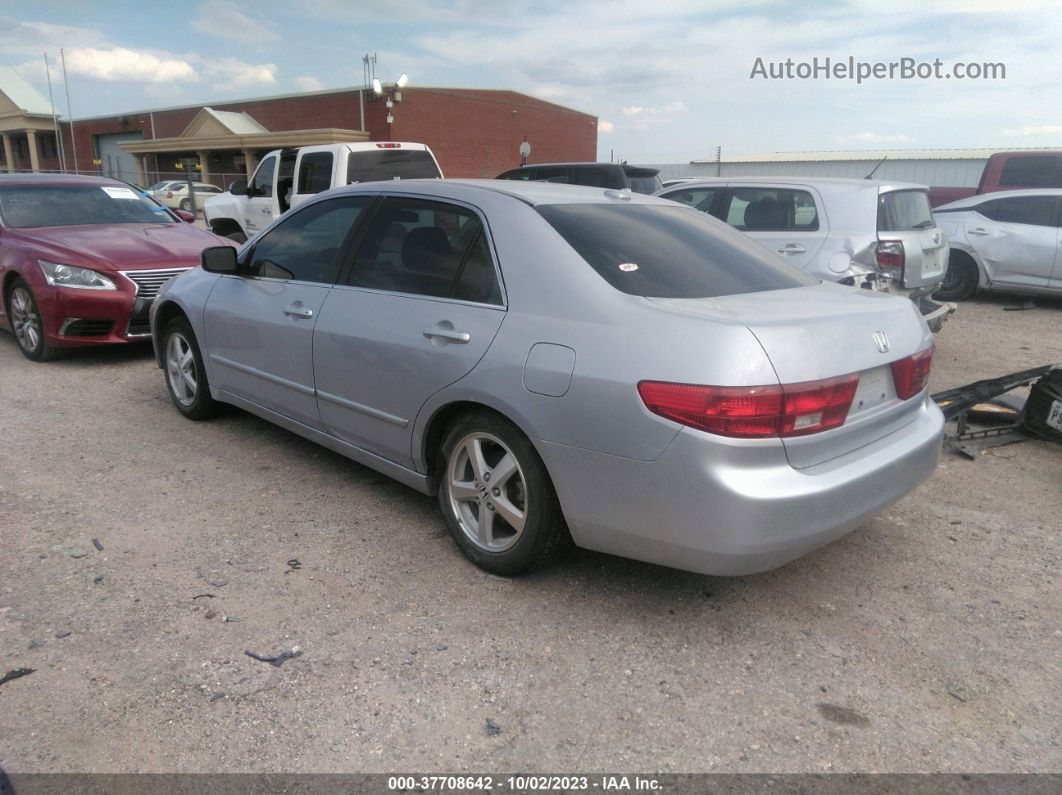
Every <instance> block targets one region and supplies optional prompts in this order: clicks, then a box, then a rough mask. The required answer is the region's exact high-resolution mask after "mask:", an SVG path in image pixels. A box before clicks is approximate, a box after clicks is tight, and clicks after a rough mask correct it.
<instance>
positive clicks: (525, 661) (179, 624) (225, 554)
mask: <svg viewBox="0 0 1062 795" xmlns="http://www.w3.org/2000/svg"><path fill="white" fill-rule="evenodd" d="M1022 300H1024V299H1020V298H1014V297H982V298H979V299H977V300H973V301H968V302H966V303H964V304H962V305H961V306H960V309H959V313H958V314H957V315H956V316H955V317H954V318H953V319H952V320H951V321H950V322H949V323H948V324H947V325H946V327H945V328H944V330H943V331H942V332H941V333H940V334H939V335H938V353H937V358H936V364H935V372H934V376H933V387H934V389H940V388H944V387H948V386H954V385H959V384H962V383H966V382H968V381H971V380H974V379H977V378H981V377H989V376H994V375H1000V374H1003V373H1007V372H1012V371H1015V370H1019V369H1023V368H1027V367H1033V366H1036V365H1040V364H1046V363H1051V362H1062V301H1049V300H1045V299H1037V308H1035V309H1033V310H1031V311H1024V312H1007V311H1004V308H1005V307H1008V306H1017V305H1020V303H1021V302H1022ZM0 445H2V448H0V449H2V451H3V456H2V458H0V541H2V545H0V554H2V558H0V675H3V673H5V672H7V671H9V670H12V669H16V668H33V669H35V672H34V673H33V674H31V675H29V676H25V677H23V678H20V679H17V680H13V681H9V682H7V683H6V684H4V685H2V686H0V768H3V769H4V770H7V771H8V772H9V773H29V772H44V771H47V772H53V771H64V772H81V771H91V772H112V771H146V772H154V771H291V772H299V771H327V772H351V771H398V772H408V771H414V770H419V771H481V772H482V771H487V770H489V771H494V772H498V771H510V772H511V771H515V770H521V771H525V772H527V771H535V770H539V771H553V772H575V771H594V770H596V771H603V770H612V771H614V770H627V771H698V772H699V771H732V772H749V771H775V772H803V771H810V772H822V771H834V772H837V771H980V772H987V771H1015V772H1018V771H1060V770H1062V588H1060V580H1062V576H1060V567H1059V562H1060V559H1062V536H1060V530H1062V447H1060V446H1057V445H1051V444H1048V443H1045V442H1027V443H1024V444H1019V445H1014V446H1010V447H1003V448H999V449H996V450H994V451H992V452H990V453H986V454H985V455H983V456H982V457H981V458H980V459H979V460H977V461H969V460H965V459H962V458H959V457H956V456H955V455H953V454H947V453H946V454H945V456H944V458H943V459H942V463H941V466H940V469H939V470H938V471H937V473H936V474H935V475H934V476H933V477H932V479H931V480H930V481H929V482H928V483H926V484H925V485H923V486H922V487H921V488H919V489H918V490H917V491H916V492H914V493H913V494H911V495H910V496H908V497H907V498H906V499H904V500H903V501H901V502H900V503H899V504H898V505H896V506H895V507H894V508H892V509H891V510H889V511H888V512H887V513H885V514H884V515H882V516H881V517H880V518H878V519H876V520H875V521H873V522H871V523H870V524H869V525H867V526H866V527H864V528H862V529H860V530H858V531H856V532H854V533H852V534H851V535H849V536H848V537H846V538H844V539H842V540H841V541H839V542H837V543H835V544H833V545H831V546H829V547H827V548H825V549H822V550H820V551H818V552H816V553H814V554H812V555H810V556H808V557H806V558H804V559H802V560H799V561H797V562H795V563H792V564H790V565H788V566H786V567H784V568H782V569H780V570H778V571H775V572H771V573H768V574H763V575H758V576H755V577H743V578H737V579H721V578H712V577H704V576H699V575H694V574H688V573H683V572H677V571H673V570H670V569H664V568H660V567H657V566H651V565H646V564H640V563H634V562H630V561H626V560H621V559H619V558H613V557H609V556H605V555H599V554H592V553H587V552H577V553H576V554H574V555H573V556H572V557H571V558H570V559H568V560H566V561H565V562H563V563H562V564H560V565H558V566H555V567H554V568H552V569H550V570H548V571H545V572H542V573H540V574H537V575H534V576H530V577H525V578H522V579H516V580H505V579H501V578H498V577H493V576H489V575H487V574H484V573H482V572H480V571H479V570H477V569H475V568H473V567H472V566H471V565H470V564H468V563H466V562H465V560H464V559H463V558H462V557H461V556H460V555H459V553H458V552H457V550H456V548H455V546H454V544H453V543H452V541H451V540H450V538H449V537H448V536H447V535H446V532H445V530H444V527H443V523H442V521H441V519H440V517H439V515H438V512H437V508H436V505H435V503H434V501H433V500H431V499H429V498H426V497H423V496H420V495H418V494H416V493H414V492H412V491H410V490H408V489H406V488H404V487H402V486H399V485H397V484H395V483H393V482H391V481H388V480H386V479H384V478H383V477H381V476H379V475H377V474H376V473H374V472H372V471H370V470H368V469H365V468H363V467H360V466H358V465H355V464H353V463H350V462H348V461H347V460H345V459H343V458H341V457H339V456H338V455H334V454H332V453H330V452H328V451H326V450H324V449H322V448H319V447H317V446H315V445H313V444H311V443H309V442H306V441H303V440H302V439H300V438H297V437H295V436H293V435H291V434H289V433H287V432H285V431H282V430H280V429H278V428H275V427H273V426H271V425H269V424H267V423H265V422H263V421H261V420H259V419H256V418H254V417H252V416H250V415H247V414H245V413H242V412H240V411H236V410H232V411H230V412H228V413H227V414H226V415H224V416H223V417H222V418H220V419H218V420H216V421H212V422H209V423H199V424H195V423H191V422H188V421H187V420H184V419H183V418H181V417H180V415H178V413H177V412H176V411H175V410H174V409H173V407H172V406H171V405H170V403H169V400H168V398H167V395H166V392H165V389H164V386H163V379H162V374H161V371H159V370H157V369H156V368H155V367H154V362H153V360H152V359H151V356H150V351H149V349H147V348H144V347H142V346H141V347H136V348H127V349H121V350H113V349H112V350H95V351H89V352H83V353H80V354H78V355H75V356H73V357H71V358H69V359H67V360H64V361H60V362H56V363H52V364H46V365H40V364H32V363H30V362H28V361H26V360H24V359H23V357H22V356H21V355H20V354H19V353H18V351H17V349H16V347H15V342H14V339H13V338H12V337H11V336H10V335H9V334H6V333H3V334H0ZM94 540H96V541H98V542H99V546H100V547H102V548H97V546H96V545H95V544H94ZM293 560H297V561H298V563H299V564H300V565H298V566H296V565H295V564H292V563H290V561H293ZM226 619H227V620H226ZM295 645H298V646H299V647H300V649H301V651H302V654H301V656H299V657H296V658H295V659H291V660H288V661H286V662H285V663H284V664H283V665H282V666H280V667H274V666H272V665H269V664H268V663H265V662H258V661H255V660H253V659H251V658H250V657H248V656H246V655H245V653H244V652H245V650H251V651H254V652H256V653H259V654H263V655H265V654H269V655H272V654H276V653H278V652H280V651H282V650H285V649H291V648H292V647H293V646H295Z"/></svg>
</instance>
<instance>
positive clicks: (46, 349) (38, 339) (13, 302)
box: [7, 279, 68, 362]
mask: <svg viewBox="0 0 1062 795" xmlns="http://www.w3.org/2000/svg"><path fill="white" fill-rule="evenodd" d="M7 316H8V317H9V318H10V319H11V329H12V330H13V331H14V332H15V340H16V341H17V342H18V349H19V350H20V351H22V355H23V356H25V357H26V358H27V359H29V360H30V361H31V362H50V361H53V360H55V359H59V358H61V357H63V356H65V355H66V354H67V353H68V351H67V349H65V348H53V347H52V346H51V345H49V344H48V341H47V340H46V339H45V337H44V317H43V316H42V315H41V310H40V309H39V308H38V306H37V299H36V298H34V297H33V290H31V289H30V286H29V285H28V284H27V283H26V281H25V280H24V279H15V281H14V282H13V283H12V284H11V289H10V290H9V291H8V293H7Z"/></svg>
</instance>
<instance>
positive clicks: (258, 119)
mask: <svg viewBox="0 0 1062 795" xmlns="http://www.w3.org/2000/svg"><path fill="white" fill-rule="evenodd" d="M25 88H26V86H25V85H23V86H21V87H20V89H21V91H22V93H23V94H24V93H25ZM389 88H390V90H392V91H393V90H394V87H389ZM2 94H3V86H2V85H0V96H2ZM400 97H401V100H400V101H398V102H395V104H394V107H393V108H391V109H390V110H389V109H388V108H387V107H386V97H377V96H376V95H375V94H374V93H373V91H372V90H365V91H362V90H361V89H357V88H345V89H335V90H324V91H314V92H309V93H303V94H289V95H285V96H276V97H265V98H260V99H248V100H241V101H235V102H225V103H215V104H212V105H211V106H210V107H209V108H207V109H206V110H204V106H202V105H191V106H184V107H174V108H162V109H156V110H144V111H139V112H135V113H126V114H121V115H113V116H101V117H95V118H76V119H75V120H74V124H73V130H74V135H73V137H72V136H71V132H70V130H71V125H70V124H69V123H68V122H60V125H59V126H60V129H61V132H62V137H63V149H64V152H65V160H66V170H67V171H75V170H77V171H81V172H82V173H85V172H90V173H91V172H98V173H103V174H108V175H111V176H115V177H119V178H121V179H127V180H129V181H131V182H136V183H140V184H142V185H148V184H151V183H152V182H155V181H157V180H159V179H166V178H172V177H174V176H177V175H179V174H180V173H181V172H180V171H178V170H177V166H176V164H177V163H178V162H179V161H180V160H181V159H183V158H197V159H198V161H199V163H200V168H201V169H202V171H201V178H202V179H204V180H205V181H212V182H214V183H216V184H222V185H223V184H226V182H227V181H231V180H232V179H235V178H237V177H242V176H244V175H245V174H249V173H250V172H251V171H252V170H253V168H254V165H255V163H256V162H257V160H258V159H260V158H261V156H262V155H263V154H265V153H266V152H267V151H269V150H271V149H276V148H279V147H282V146H299V145H306V144H313V143H332V142H339V141H351V140H371V141H386V140H394V141H417V142H421V143H426V144H428V145H429V146H430V147H431V148H432V150H433V151H434V152H435V156H436V158H437V159H438V161H439V165H440V166H441V168H442V170H443V173H444V174H445V175H446V176H448V177H493V176H496V175H497V174H499V173H500V172H502V171H504V170H506V169H508V168H513V167H515V166H518V165H519V164H520V151H519V150H520V144H521V142H523V141H524V140H526V141H527V142H528V143H530V145H531V155H530V157H529V158H528V162H529V163H536V162H538V163H542V162H555V161H586V160H596V159H597V118H596V117H595V116H591V115H589V114H586V113H581V112H579V111H576V110H572V109H570V108H566V107H563V106H561V105H556V104H554V103H551V102H545V101H543V100H540V99H535V98H533V97H529V96H526V95H524V94H519V93H517V92H515V91H502V90H487V89H464V88H418V87H409V86H407V87H405V88H403V89H402V90H401V92H400ZM41 100H42V101H43V98H41ZM16 104H17V103H16ZM23 104H25V103H23ZM39 104H40V103H37V106H36V107H34V108H33V110H35V111H38V112H39V111H40V110H41V107H40V106H39ZM389 114H390V115H391V116H392V119H393V121H392V122H391V123H388V120H387V118H388V115H389ZM44 121H45V120H43V119H40V118H36V117H35V126H36V127H37V132H36V134H35V135H32V136H30V137H34V138H35V139H36V141H35V144H36V146H37V147H38V157H37V167H38V168H39V169H40V170H53V169H57V168H58V167H59V163H58V159H57V154H56V151H55V150H56V147H55V136H54V133H53V132H51V131H49V130H43V129H41V128H43V127H51V126H52V124H51V122H52V119H51V118H48V119H47V120H46V121H47V122H48V124H47V125H45V124H44ZM16 129H17V128H16ZM15 137H16V138H17V140H16V141H15V144H14V146H13V147H12V148H13V155H12V160H13V162H12V163H8V162H6V160H5V161H0V168H4V169H5V170H30V169H29V168H28V167H29V166H30V165H31V164H30V163H29V162H28V161H29V158H28V157H26V156H19V155H20V154H24V153H23V152H22V150H23V149H25V148H26V146H27V145H28V143H26V142H23V140H22V138H19V137H18V135H17V133H16V134H15ZM43 138H48V139H49V140H48V141H47V142H44V141H43V140H42V139H43ZM27 142H28V139H27ZM75 150H76V166H75Z"/></svg>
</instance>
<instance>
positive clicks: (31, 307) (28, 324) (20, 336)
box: [10, 287, 43, 353]
mask: <svg viewBox="0 0 1062 795" xmlns="http://www.w3.org/2000/svg"><path fill="white" fill-rule="evenodd" d="M10 308H11V323H12V325H13V326H14V327H15V339H17V340H18V344H19V345H21V346H22V350H24V351H26V352H27V353H32V352H34V351H36V350H37V347H38V346H39V345H40V344H41V339H42V337H43V329H42V328H41V317H40V314H38V312H37V306H36V305H35V304H34V303H33V296H32V295H30V293H29V290H27V289H26V288H25V287H16V288H15V289H14V290H12V291H11V307H10Z"/></svg>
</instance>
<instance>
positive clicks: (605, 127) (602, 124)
mask: <svg viewBox="0 0 1062 795" xmlns="http://www.w3.org/2000/svg"><path fill="white" fill-rule="evenodd" d="M597 131H598V132H599V133H613V132H615V131H616V125H615V124H613V123H612V122H610V121H605V120H604V119H599V120H598V122H597Z"/></svg>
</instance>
